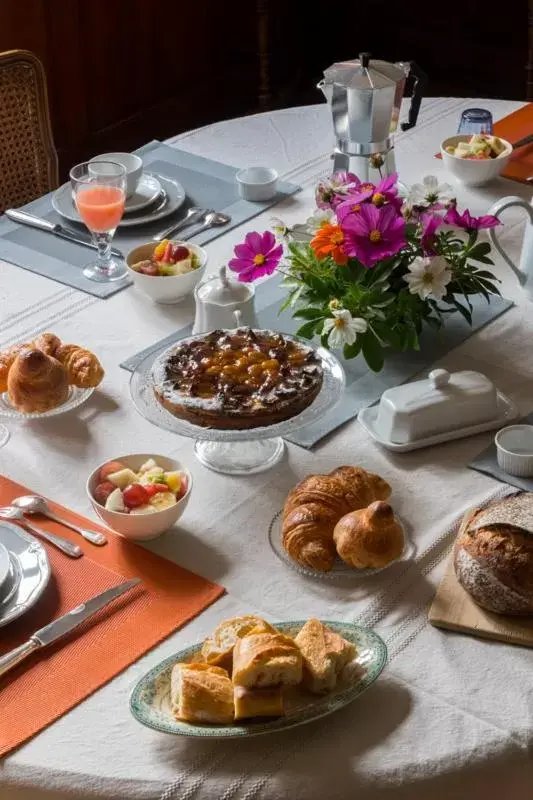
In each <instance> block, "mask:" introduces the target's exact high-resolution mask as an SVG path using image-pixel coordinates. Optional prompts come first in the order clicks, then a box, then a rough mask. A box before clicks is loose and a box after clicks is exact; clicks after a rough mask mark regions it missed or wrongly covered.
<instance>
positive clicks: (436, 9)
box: [0, 0, 528, 175]
mask: <svg viewBox="0 0 533 800" xmlns="http://www.w3.org/2000/svg"><path fill="white" fill-rule="evenodd" d="M495 8H496V7H495ZM491 9H492V6H490V4H484V5H483V4H480V3H479V0H462V2H461V3H459V4H455V5H454V4H452V5H451V6H450V5H448V6H442V5H441V6H438V5H437V6H435V5H433V6H431V8H429V6H428V2H427V0H404V2H394V0H365V1H364V3H357V4H355V3H350V4H341V5H339V4H337V5H334V4H333V5H331V4H330V5H328V4H325V5H323V6H322V10H323V14H322V15H317V14H316V13H314V12H312V4H309V3H308V2H306V3H304V2H303V0H291V1H290V2H287V0H225V2H224V1H223V0H176V1H175V2H174V3H170V2H166V0H0V51H2V50H7V49H11V48H16V47H23V48H27V49H29V50H32V51H33V52H35V53H36V54H37V55H38V56H39V57H40V58H41V59H42V61H43V63H44V65H45V68H46V71H47V76H48V85H49V94H50V104H51V112H52V124H53V129H54V136H55V141H56V146H57V148H58V151H59V157H60V165H61V171H62V174H63V175H64V174H65V170H66V169H67V168H68V167H69V166H70V165H71V164H73V163H75V162H77V161H80V160H82V159H84V158H85V157H88V156H91V155H94V154H95V153H98V152H105V151H107V150H116V149H121V150H127V149H130V148H133V147H136V146H138V145H140V144H142V143H143V142H146V141H147V140H149V139H151V138H165V137H167V136H170V135H172V134H175V133H179V132H181V131H184V130H188V129H191V128H194V127H197V126H200V125H204V124H206V123H209V122H214V121H217V120H220V119H225V118H229V117H233V116H238V115H242V114H246V113H253V112H254V111H257V110H261V109H264V108H267V107H274V108H275V107H283V106H290V105H299V104H306V103H316V102H321V100H322V96H321V94H320V93H319V92H318V91H317V90H316V88H315V84H316V82H317V80H318V79H319V78H320V77H321V74H322V70H323V69H324V68H325V67H327V66H328V65H329V64H331V63H332V62H333V61H336V60H341V59H343V58H353V57H355V56H356V55H357V54H358V53H359V51H360V50H368V51H370V52H371V53H372V55H373V56H374V57H376V58H386V59H389V60H396V59H404V60H415V61H417V62H418V63H419V65H420V66H421V67H422V68H423V69H424V70H425V71H426V72H427V73H428V76H429V80H430V83H429V88H428V93H429V94H431V95H441V94H442V95H458V96H466V97H476V96H477V97H507V98H512V99H521V98H524V97H525V93H526V64H527V62H528V2H527V0H507V2H506V4H505V6H504V7H502V6H501V5H500V6H499V7H498V9H499V10H498V12H497V13H496V12H493V11H492V10H491Z"/></svg>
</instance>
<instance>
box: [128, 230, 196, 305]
mask: <svg viewBox="0 0 533 800" xmlns="http://www.w3.org/2000/svg"><path fill="white" fill-rule="evenodd" d="M126 264H127V265H128V271H129V274H130V275H131V277H132V278H133V282H134V284H135V286H136V287H137V289H140V291H141V292H143V293H144V294H146V295H148V297H150V298H151V299H152V300H153V301H154V302H156V303H179V302H180V300H183V298H184V297H186V296H187V295H189V294H192V292H193V291H194V287H195V286H196V284H197V283H199V282H200V280H201V278H202V276H203V274H204V272H205V267H206V264H207V253H206V252H205V250H204V249H203V248H202V247H198V245H197V244H191V243H190V242H182V241H176V240H174V241H170V240H169V239H163V241H162V242H159V243H158V244H156V243H155V242H149V243H148V244H142V245H140V246H139V247H136V248H135V249H134V250H131V252H129V253H128V255H127V256H126Z"/></svg>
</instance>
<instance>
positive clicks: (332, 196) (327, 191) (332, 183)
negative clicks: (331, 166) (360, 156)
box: [315, 170, 361, 208]
mask: <svg viewBox="0 0 533 800" xmlns="http://www.w3.org/2000/svg"><path fill="white" fill-rule="evenodd" d="M360 183H361V181H360V180H359V178H358V177H357V175H354V174H353V172H346V171H345V170H343V171H341V172H334V173H333V175H332V176H331V178H328V179H327V180H325V181H321V182H320V183H319V184H318V185H317V187H316V190H315V201H316V204H317V206H318V208H335V206H337V205H338V204H339V203H341V202H342V200H343V199H344V197H345V195H346V194H347V193H348V192H349V191H350V190H356V189H357V188H358V186H359V185H360Z"/></svg>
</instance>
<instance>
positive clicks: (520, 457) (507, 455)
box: [494, 425, 533, 478]
mask: <svg viewBox="0 0 533 800" xmlns="http://www.w3.org/2000/svg"><path fill="white" fill-rule="evenodd" d="M494 443H495V445H496V456H497V459H498V465H499V466H500V467H501V468H502V469H503V470H504V471H505V472H508V473H509V475H516V476H517V477H520V478H528V477H530V476H531V475H533V425H509V426H508V427H507V428H502V429H501V431H498V433H497V434H496V436H495V437H494Z"/></svg>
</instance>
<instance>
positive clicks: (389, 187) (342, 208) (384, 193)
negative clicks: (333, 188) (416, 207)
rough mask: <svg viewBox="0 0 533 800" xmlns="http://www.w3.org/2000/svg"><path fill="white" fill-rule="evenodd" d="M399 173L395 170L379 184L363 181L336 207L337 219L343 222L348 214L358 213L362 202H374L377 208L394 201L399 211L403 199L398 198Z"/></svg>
mask: <svg viewBox="0 0 533 800" xmlns="http://www.w3.org/2000/svg"><path fill="white" fill-rule="evenodd" d="M397 180H398V173H397V172H394V173H393V174H392V175H389V176H388V177H386V178H383V180H381V181H380V182H379V183H378V184H377V185H375V184H373V183H361V184H360V186H359V188H358V189H356V190H355V191H354V190H353V189H352V190H350V192H349V193H348V196H347V197H345V198H343V199H342V202H341V203H340V204H339V205H338V206H337V208H335V212H336V214H337V219H338V220H339V222H342V221H343V220H344V219H345V218H346V217H347V216H348V214H353V213H357V211H359V208H360V206H361V203H373V204H374V205H375V206H376V207H377V208H381V206H384V205H385V204H386V203H392V204H393V205H395V206H396V208H397V209H398V211H399V210H400V208H401V206H402V200H401V199H400V198H398V188H397V186H396V182H397Z"/></svg>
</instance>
